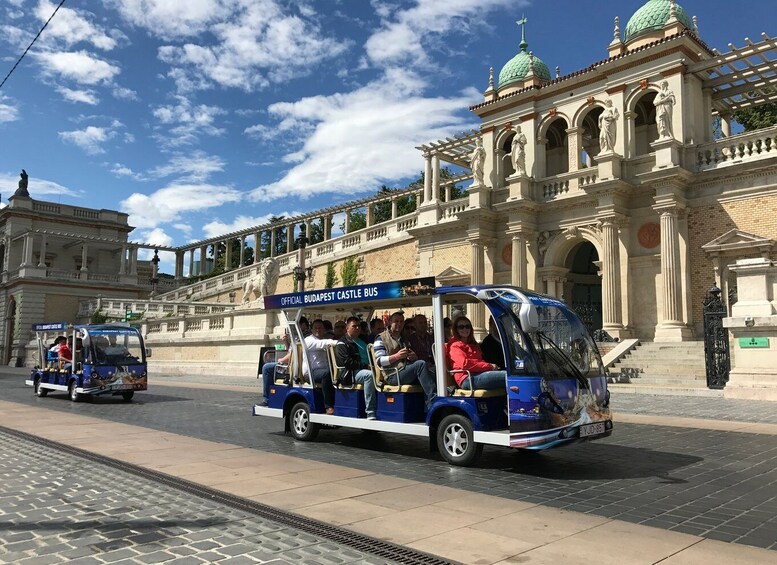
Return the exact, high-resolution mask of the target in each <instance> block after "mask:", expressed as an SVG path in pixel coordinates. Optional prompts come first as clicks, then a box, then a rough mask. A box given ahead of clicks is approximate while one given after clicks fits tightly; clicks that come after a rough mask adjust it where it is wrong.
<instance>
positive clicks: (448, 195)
mask: <svg viewBox="0 0 777 565" xmlns="http://www.w3.org/2000/svg"><path fill="white" fill-rule="evenodd" d="M445 201H446V202H450V201H451V185H449V184H448V185H446V186H445Z"/></svg>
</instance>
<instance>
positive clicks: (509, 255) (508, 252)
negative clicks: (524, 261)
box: [502, 243, 513, 265]
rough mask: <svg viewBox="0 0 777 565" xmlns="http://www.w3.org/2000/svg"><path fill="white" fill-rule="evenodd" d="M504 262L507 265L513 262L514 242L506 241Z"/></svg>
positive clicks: (503, 253)
mask: <svg viewBox="0 0 777 565" xmlns="http://www.w3.org/2000/svg"><path fill="white" fill-rule="evenodd" d="M502 262H503V263H504V264H505V265H512V264H513V244H512V243H506V244H505V246H504V247H503V248H502Z"/></svg>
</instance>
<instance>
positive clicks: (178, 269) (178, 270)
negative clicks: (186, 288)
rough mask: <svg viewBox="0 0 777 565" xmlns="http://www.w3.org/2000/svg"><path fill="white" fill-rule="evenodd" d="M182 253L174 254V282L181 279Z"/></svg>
mask: <svg viewBox="0 0 777 565" xmlns="http://www.w3.org/2000/svg"><path fill="white" fill-rule="evenodd" d="M183 260H184V255H183V251H176V252H175V280H177V281H179V280H181V279H182V278H183Z"/></svg>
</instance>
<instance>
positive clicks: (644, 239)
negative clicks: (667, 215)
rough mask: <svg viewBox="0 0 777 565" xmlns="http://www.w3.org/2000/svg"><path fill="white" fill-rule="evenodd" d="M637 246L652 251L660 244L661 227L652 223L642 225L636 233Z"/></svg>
mask: <svg viewBox="0 0 777 565" xmlns="http://www.w3.org/2000/svg"><path fill="white" fill-rule="evenodd" d="M637 239H638V240H639V244H640V245H641V246H642V247H644V248H645V249H653V248H654V247H658V245H659V244H660V243H661V226H659V225H658V224H656V223H654V222H650V223H648V224H642V227H641V228H639V232H638V233H637Z"/></svg>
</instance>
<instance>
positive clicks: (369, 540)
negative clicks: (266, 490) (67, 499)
mask: <svg viewBox="0 0 777 565" xmlns="http://www.w3.org/2000/svg"><path fill="white" fill-rule="evenodd" d="M0 433H3V434H7V435H9V436H12V437H14V438H17V439H19V440H22V441H27V442H30V443H33V444H36V445H39V446H43V447H46V448H48V449H52V450H56V451H59V452H62V453H65V454H68V455H71V456H75V457H79V458H81V459H85V460H88V461H90V462H92V463H96V464H98V465H103V466H106V467H109V468H111V469H116V470H119V471H122V472H125V473H128V474H130V475H134V476H137V477H140V478H143V479H145V480H148V481H152V482H154V483H157V484H161V485H164V486H166V487H169V488H173V489H176V490H178V491H179V492H184V493H186V494H189V495H193V496H196V497H199V498H202V499H205V500H208V501H210V502H216V503H219V504H223V505H224V506H227V507H229V508H233V509H236V510H240V511H242V512H245V513H248V514H251V515H254V516H257V517H259V518H262V519H265V520H270V521H273V522H275V523H278V524H281V525H284V526H288V527H290V528H294V529H296V530H299V531H301V532H305V533H307V534H310V535H314V536H317V537H319V538H321V539H324V540H327V541H330V542H333V543H337V544H339V545H342V546H345V547H348V548H351V549H354V550H357V551H360V552H363V553H365V554H369V555H371V556H374V557H377V558H380V559H386V560H389V561H393V562H396V563H403V564H408V565H445V564H456V563H457V562H456V561H450V560H447V559H443V558H441V557H439V556H436V555H432V554H429V553H424V552H421V551H418V550H415V549H412V548H408V547H404V546H401V545H398V544H394V543H391V542H387V541H384V540H381V539H377V538H374V537H371V536H367V535H364V534H360V533H357V532H353V531H350V530H347V529H345V528H340V527H337V526H334V525H332V524H327V523H326V522H322V521H319V520H315V519H313V518H308V517H305V516H300V515H299V514H294V513H293V512H288V511H285V510H281V509H278V508H275V507H273V506H268V505H266V504H262V503H260V502H255V501H253V500H248V499H245V498H241V497H239V496H235V495H231V494H228V493H225V492H222V491H219V490H216V489H213V488H209V487H206V486H203V485H200V484H197V483H194V482H191V481H187V480H185V479H181V478H179V477H174V476H172V475H168V474H165V473H162V472H159V471H154V470H152V469H147V468H145V467H141V466H139V465H134V464H132V463H127V462H125V461H120V460H118V459H114V458H111V457H106V456H104V455H99V454H96V453H92V452H90V451H87V450H84V449H81V448H78V447H73V446H70V445H67V444H64V443H60V442H56V441H52V440H49V439H45V438H41V437H38V436H35V435H32V434H29V433H26V432H22V431H19V430H15V429H12V428H8V427H5V426H0Z"/></svg>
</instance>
